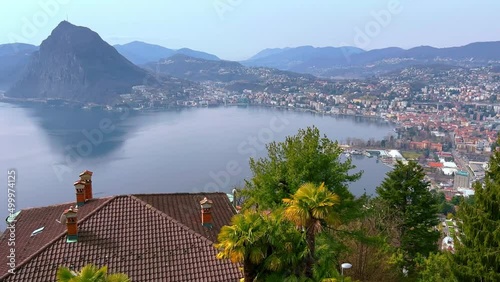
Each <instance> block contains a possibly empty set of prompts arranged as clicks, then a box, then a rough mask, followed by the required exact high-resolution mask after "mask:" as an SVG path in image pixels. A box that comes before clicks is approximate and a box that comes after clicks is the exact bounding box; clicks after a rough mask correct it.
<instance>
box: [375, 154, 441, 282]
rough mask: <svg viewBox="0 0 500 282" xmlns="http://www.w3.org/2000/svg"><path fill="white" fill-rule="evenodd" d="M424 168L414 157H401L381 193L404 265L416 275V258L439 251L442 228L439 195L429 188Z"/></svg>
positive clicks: (388, 176) (386, 215)
mask: <svg viewBox="0 0 500 282" xmlns="http://www.w3.org/2000/svg"><path fill="white" fill-rule="evenodd" d="M424 176H425V173H424V171H423V168H422V167H421V166H420V165H418V164H417V163H415V162H413V161H410V162H409V163H408V164H403V163H402V162H400V161H398V163H397V164H396V166H395V168H394V170H393V171H390V172H389V173H387V177H386V178H385V179H384V181H383V182H382V184H381V185H380V186H379V187H377V193H378V195H379V199H380V201H381V206H382V208H383V210H382V211H381V212H382V213H383V214H385V219H386V220H384V222H383V223H382V224H385V225H391V227H390V228H387V227H385V228H386V229H387V230H391V231H390V234H388V235H389V237H390V240H391V241H390V243H391V245H393V246H394V247H395V248H396V250H397V254H398V255H400V256H401V265H400V266H401V267H402V270H403V269H404V270H405V272H406V271H408V272H409V274H410V275H412V274H413V273H412V272H413V270H414V266H415V258H417V257H418V256H419V254H421V255H423V256H424V257H426V256H428V255H429V254H430V253H432V252H435V251H437V242H438V238H439V232H438V231H437V230H435V228H434V227H435V226H436V225H437V224H438V218H437V213H438V210H437V202H436V198H435V197H434V196H433V195H432V194H431V192H430V191H429V189H428V188H429V183H428V182H427V181H425V179H424Z"/></svg>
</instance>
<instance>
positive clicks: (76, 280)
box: [57, 264, 130, 282]
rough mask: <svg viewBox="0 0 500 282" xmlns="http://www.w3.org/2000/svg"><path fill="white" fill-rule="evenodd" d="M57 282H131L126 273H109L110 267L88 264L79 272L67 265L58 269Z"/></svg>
mask: <svg viewBox="0 0 500 282" xmlns="http://www.w3.org/2000/svg"><path fill="white" fill-rule="evenodd" d="M57 282H130V279H129V278H128V276H127V275H126V274H123V273H115V274H108V267H107V266H103V267H101V268H97V266H95V265H92V264H88V265H86V266H84V267H83V268H82V270H81V271H80V272H79V273H78V272H75V271H73V270H70V269H69V268H67V267H60V268H59V269H58V270H57Z"/></svg>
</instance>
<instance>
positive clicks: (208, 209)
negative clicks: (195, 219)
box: [200, 197, 213, 228]
mask: <svg viewBox="0 0 500 282" xmlns="http://www.w3.org/2000/svg"><path fill="white" fill-rule="evenodd" d="M212 204H213V202H212V201H211V200H209V199H207V197H205V198H203V200H201V201H200V205H201V225H203V226H205V227H208V228H212V226H213V224H212Z"/></svg>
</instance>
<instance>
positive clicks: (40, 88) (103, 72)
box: [6, 21, 157, 103]
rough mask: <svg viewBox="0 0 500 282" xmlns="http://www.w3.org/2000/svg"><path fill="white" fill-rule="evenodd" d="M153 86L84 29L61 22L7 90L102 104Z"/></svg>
mask: <svg viewBox="0 0 500 282" xmlns="http://www.w3.org/2000/svg"><path fill="white" fill-rule="evenodd" d="M154 83H157V81H156V80H155V78H154V77H153V76H152V75H150V74H149V73H148V72H147V71H146V70H144V69H142V68H140V67H138V66H136V65H134V64H133V63H131V62H130V61H128V60H127V59H125V58H124V57H123V56H122V55H120V54H119V53H118V52H117V51H116V49H115V48H113V47H112V46H111V45H109V44H108V43H106V42H105V41H104V40H102V39H101V37H100V36H99V35H98V34H97V33H95V32H93V31H92V30H90V29H88V28H86V27H80V26H75V25H72V24H71V23H69V22H67V21H63V22H61V23H60V24H59V25H58V26H57V27H56V28H55V29H54V30H53V31H52V33H51V34H50V36H49V37H48V38H47V39H45V40H44V41H43V42H42V44H41V45H40V48H39V50H37V51H35V52H34V53H32V54H31V56H30V58H29V62H28V64H27V65H26V67H25V68H24V70H23V72H22V74H21V77H20V79H19V80H18V81H17V82H16V83H15V85H14V86H13V87H12V88H11V89H10V90H9V91H7V93H6V95H7V96H9V97H14V98H59V99H64V100H70V101H79V102H96V103H107V102H110V101H112V100H113V99H115V98H117V97H118V95H119V94H123V93H129V92H130V91H131V88H132V86H134V85H144V84H154Z"/></svg>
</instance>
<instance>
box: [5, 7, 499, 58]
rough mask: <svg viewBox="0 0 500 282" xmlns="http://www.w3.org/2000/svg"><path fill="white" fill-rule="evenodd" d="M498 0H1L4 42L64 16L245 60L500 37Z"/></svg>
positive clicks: (116, 38) (126, 36) (103, 29)
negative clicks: (297, 50) (279, 50)
mask: <svg viewBox="0 0 500 282" xmlns="http://www.w3.org/2000/svg"><path fill="white" fill-rule="evenodd" d="M499 11H500V1H499V0H478V1H462V0H438V1H436V0H418V1H416V0H141V1H133V0H132V1H125V0H85V1H83V0H1V2H0V44H1V43H11V42H24V43H31V44H35V45H39V44H40V43H41V41H42V40H44V39H45V38H46V37H47V36H48V35H49V34H50V32H51V30H52V29H53V28H54V27H55V26H56V25H57V24H58V23H59V22H60V21H62V20H64V19H66V17H68V19H69V21H70V22H71V23H73V24H76V25H81V26H86V27H89V28H90V29H92V30H94V31H96V32H97V33H99V34H100V35H101V37H102V38H103V39H104V40H106V41H107V42H108V43H110V44H123V43H127V42H130V41H134V40H139V41H145V42H148V43H153V44H158V45H162V46H165V47H168V48H173V49H178V48H183V47H187V48H191V49H196V50H201V51H205V52H209V53H212V54H215V55H217V56H219V57H221V58H223V59H230V60H241V59H246V58H248V57H250V56H252V55H254V54H255V53H257V52H259V51H261V50H262V49H265V48H275V47H296V46H302V45H312V46H318V47H322V46H345V45H350V46H356V47H360V48H362V49H367V50H368V49H377V48H383V47H389V46H397V47H403V48H410V47H415V46H420V45H431V46H436V47H446V46H460V45H465V44H467V43H470V42H477V41H497V40H500V22H499V21H498V16H499V14H498V13H499Z"/></svg>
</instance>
